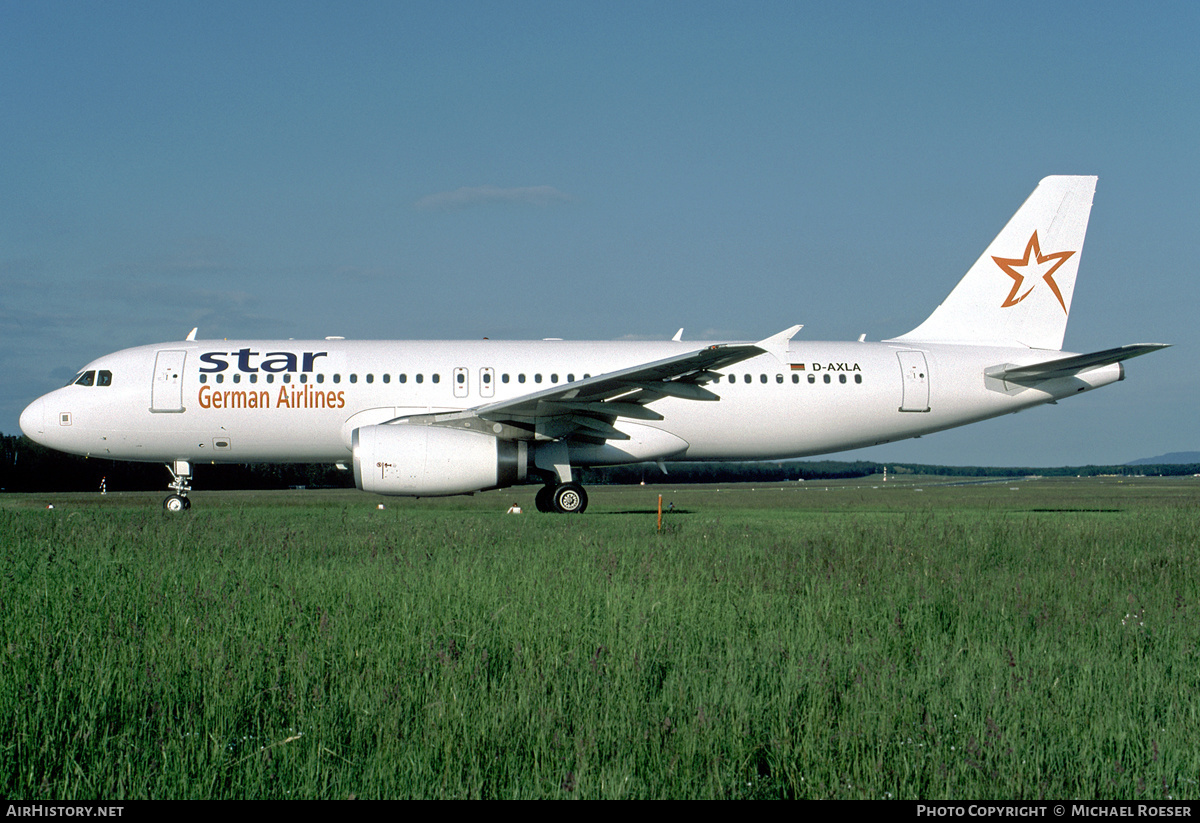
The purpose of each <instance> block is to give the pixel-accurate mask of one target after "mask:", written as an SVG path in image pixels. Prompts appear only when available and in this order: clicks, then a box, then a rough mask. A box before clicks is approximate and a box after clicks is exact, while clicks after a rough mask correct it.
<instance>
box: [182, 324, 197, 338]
mask: <svg viewBox="0 0 1200 823" xmlns="http://www.w3.org/2000/svg"><path fill="white" fill-rule="evenodd" d="M198 331H200V327H199V326H197V327H196V328H194V329H192V330H191V331H190V332H188V336H187V337H185V338H184V339H185V340H195V339H196V332H198Z"/></svg>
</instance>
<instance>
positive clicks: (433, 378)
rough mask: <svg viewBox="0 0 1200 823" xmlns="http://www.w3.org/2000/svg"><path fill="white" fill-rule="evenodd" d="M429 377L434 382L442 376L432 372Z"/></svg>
mask: <svg viewBox="0 0 1200 823" xmlns="http://www.w3.org/2000/svg"><path fill="white" fill-rule="evenodd" d="M429 379H430V380H432V381H433V382H434V383H437V382H438V381H439V380H441V379H442V376H441V375H440V374H434V375H433V376H431V377H430V378H429Z"/></svg>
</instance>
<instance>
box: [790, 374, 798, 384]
mask: <svg viewBox="0 0 1200 823" xmlns="http://www.w3.org/2000/svg"><path fill="white" fill-rule="evenodd" d="M792 382H793V383H799V382H800V375H798V374H793V375H792Z"/></svg>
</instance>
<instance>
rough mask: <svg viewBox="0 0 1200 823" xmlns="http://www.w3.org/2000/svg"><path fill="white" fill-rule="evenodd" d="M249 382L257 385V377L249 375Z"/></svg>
mask: <svg viewBox="0 0 1200 823" xmlns="http://www.w3.org/2000/svg"><path fill="white" fill-rule="evenodd" d="M250 382H251V383H257V382H258V375H257V374H252V375H250Z"/></svg>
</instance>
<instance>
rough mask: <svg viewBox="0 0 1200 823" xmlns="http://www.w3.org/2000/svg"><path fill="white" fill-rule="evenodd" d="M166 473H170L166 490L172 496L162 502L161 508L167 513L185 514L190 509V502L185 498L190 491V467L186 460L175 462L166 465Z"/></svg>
mask: <svg viewBox="0 0 1200 823" xmlns="http://www.w3.org/2000/svg"><path fill="white" fill-rule="evenodd" d="M167 471H169V472H170V473H171V482H170V483H168V484H167V488H168V489H170V490H171V491H172V492H174V494H172V495H170V496H169V497H167V499H166V500H164V501H163V508H164V509H166V510H167V511H169V512H185V511H187V510H188V509H190V508H191V507H192V501H191V500H188V496H187V495H188V492H190V491H191V490H192V487H191V485H190V483H191V482H192V465H191V463H188V462H187V461H186V460H176V461H175V462H173V463H168V464H167Z"/></svg>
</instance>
